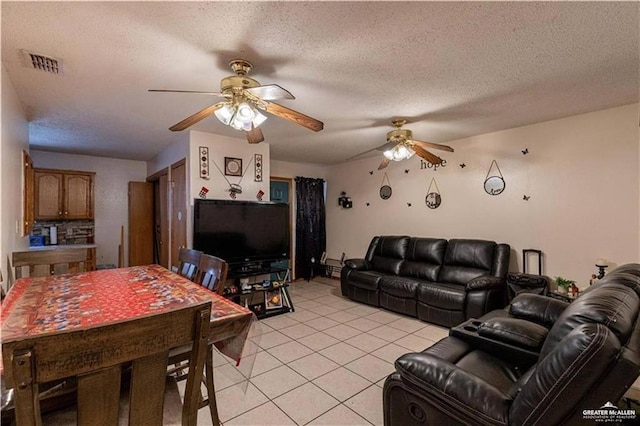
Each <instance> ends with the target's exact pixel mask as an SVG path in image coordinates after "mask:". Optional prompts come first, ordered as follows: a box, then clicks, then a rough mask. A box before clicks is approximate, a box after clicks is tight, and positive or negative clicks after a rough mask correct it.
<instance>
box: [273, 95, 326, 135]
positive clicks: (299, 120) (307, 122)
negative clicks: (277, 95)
mask: <svg viewBox="0 0 640 426" xmlns="http://www.w3.org/2000/svg"><path fill="white" fill-rule="evenodd" d="M265 104H266V106H265V111H267V112H268V113H270V114H273V115H277V116H278V117H280V118H284V119H285V120H289V121H293V122H294V123H296V124H299V125H301V126H303V127H306V128H307V129H309V130H313V131H314V132H319V131H320V130H322V129H324V123H323V122H322V121H318V120H316V119H315V118H312V117H309V116H308V115H304V114H303V113H301V112H298V111H294V110H292V109H290V108H287V107H285V106H282V105H279V104H276V103H273V102H265Z"/></svg>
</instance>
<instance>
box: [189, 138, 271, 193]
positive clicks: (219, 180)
mask: <svg viewBox="0 0 640 426" xmlns="http://www.w3.org/2000/svg"><path fill="white" fill-rule="evenodd" d="M189 144H190V155H189V164H190V165H189V170H190V172H189V177H190V180H191V188H190V191H189V192H187V194H190V197H189V202H190V203H191V205H193V199H194V198H200V196H199V193H200V189H201V188H202V187H203V186H204V187H206V188H208V189H209V192H208V193H207V198H209V199H218V200H231V199H232V198H231V197H230V196H229V191H227V190H228V189H229V183H233V184H239V185H240V186H241V187H242V194H238V195H237V197H236V200H247V201H257V198H256V194H257V193H258V191H262V192H264V195H263V198H262V200H263V201H269V176H270V174H269V172H270V166H269V162H270V161H269V144H268V143H265V142H262V143H259V144H249V143H247V141H246V140H245V139H244V138H242V139H239V138H230V137H227V136H221V135H215V134H213V133H205V132H197V131H191V132H190V140H189ZM201 146H205V147H208V148H209V179H203V178H201V177H200V167H199V164H200V154H199V147H201ZM255 154H261V155H262V181H261V182H256V181H255V158H254V155H255ZM225 157H232V158H240V159H241V160H242V168H243V170H242V172H243V173H244V176H243V177H240V176H225V175H224V164H225V163H224V158H225ZM216 165H217V167H216ZM218 168H219V169H220V170H218ZM225 178H226V179H225ZM227 180H228V181H229V183H227Z"/></svg>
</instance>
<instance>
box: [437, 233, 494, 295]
mask: <svg viewBox="0 0 640 426" xmlns="http://www.w3.org/2000/svg"><path fill="white" fill-rule="evenodd" d="M495 250H496V243H495V242H493V241H484V240H449V243H448V244H447V250H446V252H445V255H444V265H443V266H442V270H441V271H440V275H439V276H438V281H441V282H447V283H455V284H466V283H468V282H469V281H471V280H472V279H474V278H476V277H479V276H480V275H485V274H489V273H491V267H492V266H493V257H494V255H495Z"/></svg>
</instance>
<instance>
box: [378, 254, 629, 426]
mask: <svg viewBox="0 0 640 426" xmlns="http://www.w3.org/2000/svg"><path fill="white" fill-rule="evenodd" d="M639 313H640V264H629V265H624V266H622V267H620V268H618V269H616V270H614V271H612V272H611V273H609V274H608V275H607V276H606V277H605V278H604V279H602V280H600V281H599V282H598V283H597V284H595V285H593V286H592V287H590V288H589V289H588V290H587V291H585V292H584V293H583V294H582V295H580V297H578V298H577V299H576V300H574V301H573V302H572V303H571V304H567V303H564V302H560V301H557V300H554V299H551V298H549V297H545V296H541V295H532V294H523V295H519V296H517V297H516V298H515V299H514V300H513V301H512V303H511V304H510V305H509V306H508V307H507V308H506V309H505V310H501V311H496V312H492V313H490V314H489V315H486V316H485V317H484V318H480V319H478V320H469V321H467V322H465V323H464V324H462V325H461V326H459V327H454V328H452V329H451V330H450V335H449V337H446V338H444V339H442V340H440V341H439V342H437V343H436V344H434V345H433V346H431V347H429V348H427V349H425V350H424V351H423V352H421V353H409V354H405V355H403V356H401V357H400V358H398V359H397V360H396V362H395V367H396V372H395V373H392V374H391V375H390V376H389V377H387V379H386V381H385V384H384V390H383V404H384V424H385V425H386V426H393V425H401V426H413V425H459V424H465V425H518V426H524V425H545V426H546V425H565V424H566V425H573V424H595V423H596V422H595V420H594V418H593V417H590V416H593V415H595V414H594V411H593V410H599V409H601V408H604V410H603V411H606V410H609V409H610V408H607V407H611V404H614V405H616V404H617V403H618V402H619V400H620V399H621V398H622V396H623V395H624V393H625V391H626V390H627V389H628V388H629V387H630V386H631V384H633V382H634V381H635V380H636V378H637V377H638V375H639V374H640V316H639ZM483 328H487V329H488V330H490V332H489V333H486V332H483ZM485 331H486V330H485ZM492 340H493V342H492ZM505 348H508V349H509V350H505ZM518 348H520V349H521V350H522V351H523V352H522V353H518ZM531 353H533V354H535V356H534V357H533V358H531V357H530V355H531ZM596 414H597V413H596ZM618 414H620V413H618ZM621 414H622V415H628V416H629V417H626V419H627V420H630V422H628V423H629V424H632V423H633V424H636V423H635V422H637V421H638V420H639V418H640V413H635V414H636V415H637V416H638V417H636V418H635V420H634V419H633V418H632V417H633V416H634V413H633V410H631V413H626V414H625V413H624V412H622V413H621ZM596 417H597V415H596ZM623 419H624V418H623ZM623 423H624V424H627V422H623Z"/></svg>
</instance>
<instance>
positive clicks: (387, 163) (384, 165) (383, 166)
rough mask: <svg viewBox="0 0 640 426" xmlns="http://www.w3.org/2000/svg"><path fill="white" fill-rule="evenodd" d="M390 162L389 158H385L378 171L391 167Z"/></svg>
mask: <svg viewBox="0 0 640 426" xmlns="http://www.w3.org/2000/svg"><path fill="white" fill-rule="evenodd" d="M390 161H391V160H389V159H388V158H387V157H384V158H383V159H382V163H380V165H379V166H378V170H382V169H384V168H385V167H387V166H388V165H389V162H390Z"/></svg>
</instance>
